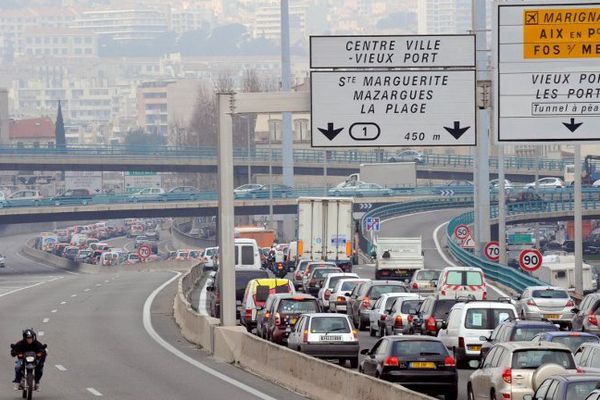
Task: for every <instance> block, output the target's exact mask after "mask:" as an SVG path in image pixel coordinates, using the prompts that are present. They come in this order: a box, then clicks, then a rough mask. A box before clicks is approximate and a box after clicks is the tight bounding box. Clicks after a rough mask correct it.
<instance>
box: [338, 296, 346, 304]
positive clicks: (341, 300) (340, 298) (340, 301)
mask: <svg viewBox="0 0 600 400" xmlns="http://www.w3.org/2000/svg"><path fill="white" fill-rule="evenodd" d="M336 301H337V302H338V303H345V302H346V298H345V297H344V296H338V297H337V299H336Z"/></svg>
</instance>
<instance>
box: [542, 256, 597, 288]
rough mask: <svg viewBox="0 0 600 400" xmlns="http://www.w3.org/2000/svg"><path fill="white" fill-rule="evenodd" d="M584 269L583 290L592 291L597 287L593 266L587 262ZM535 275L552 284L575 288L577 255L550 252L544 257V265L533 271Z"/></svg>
mask: <svg viewBox="0 0 600 400" xmlns="http://www.w3.org/2000/svg"><path fill="white" fill-rule="evenodd" d="M582 269H583V291H584V292H590V291H593V290H594V289H595V285H594V280H595V279H594V278H595V277H594V276H593V275H594V274H593V272H592V266H591V265H589V264H586V263H583V265H582ZM531 275H533V276H534V277H536V278H538V279H539V280H540V281H542V282H545V283H547V284H548V285H551V286H558V287H561V288H563V289H566V290H574V289H575V255H573V254H550V255H546V256H544V257H543V258H542V266H541V267H540V268H539V269H537V270H536V271H534V272H532V274H531Z"/></svg>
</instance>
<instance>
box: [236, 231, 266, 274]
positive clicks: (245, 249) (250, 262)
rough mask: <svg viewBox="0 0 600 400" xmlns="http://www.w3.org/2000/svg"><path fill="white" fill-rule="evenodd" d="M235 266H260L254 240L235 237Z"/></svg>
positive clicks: (256, 245)
mask: <svg viewBox="0 0 600 400" xmlns="http://www.w3.org/2000/svg"><path fill="white" fill-rule="evenodd" d="M235 266H236V267H250V268H260V267H261V262H260V253H259V251H258V244H256V240H254V239H247V238H236V239H235Z"/></svg>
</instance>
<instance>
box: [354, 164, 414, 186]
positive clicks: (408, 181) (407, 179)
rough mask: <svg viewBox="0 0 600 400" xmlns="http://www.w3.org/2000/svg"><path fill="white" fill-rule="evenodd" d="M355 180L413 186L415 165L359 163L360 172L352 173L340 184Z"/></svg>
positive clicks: (385, 184) (355, 181)
mask: <svg viewBox="0 0 600 400" xmlns="http://www.w3.org/2000/svg"><path fill="white" fill-rule="evenodd" d="M357 182H367V183H378V184H380V185H381V186H384V187H387V188H414V187H416V186H417V167H416V164H415V163H414V162H393V163H375V164H360V173H358V174H352V175H350V176H348V177H347V178H346V181H345V182H344V183H342V184H345V185H348V186H353V185H355V184H356V183H357Z"/></svg>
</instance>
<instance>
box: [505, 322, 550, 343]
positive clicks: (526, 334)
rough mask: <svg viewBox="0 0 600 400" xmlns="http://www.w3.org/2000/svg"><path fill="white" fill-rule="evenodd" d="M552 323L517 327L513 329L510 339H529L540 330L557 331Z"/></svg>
mask: <svg viewBox="0 0 600 400" xmlns="http://www.w3.org/2000/svg"><path fill="white" fill-rule="evenodd" d="M557 330H558V328H556V327H555V326H554V325H546V326H543V325H539V326H525V327H521V328H519V327H517V328H515V329H514V330H513V333H512V337H511V341H513V342H520V341H530V340H531V339H533V338H534V337H535V335H537V334H538V333H541V332H554V331H557Z"/></svg>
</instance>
